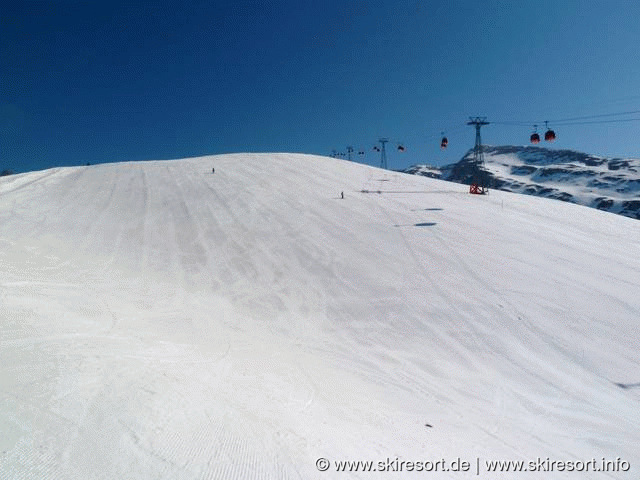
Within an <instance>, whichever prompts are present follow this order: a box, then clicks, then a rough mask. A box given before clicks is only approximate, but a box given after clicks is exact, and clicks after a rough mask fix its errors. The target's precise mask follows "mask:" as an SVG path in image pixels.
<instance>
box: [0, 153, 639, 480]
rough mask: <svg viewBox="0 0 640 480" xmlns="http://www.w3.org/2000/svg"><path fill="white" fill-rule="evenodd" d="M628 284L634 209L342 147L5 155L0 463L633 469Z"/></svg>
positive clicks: (80, 470)
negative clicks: (162, 156)
mask: <svg viewBox="0 0 640 480" xmlns="http://www.w3.org/2000/svg"><path fill="white" fill-rule="evenodd" d="M214 167H215V173H212V168H214ZM341 192H344V197H345V198H344V199H341V198H340V197H341ZM639 284H640V222H638V221H637V220H634V219H630V218H626V217H622V216H619V215H615V214H611V213H606V212H602V211H599V210H596V209H593V208H587V207H582V206H578V205H574V204H569V203H565V202H561V201H556V200H551V199H544V198H536V197H531V196H524V195H518V194H513V193H507V192H499V191H490V193H489V195H484V196H480V195H469V193H468V187H467V186H465V185H459V184H455V183H449V182H444V181H440V180H435V179H431V178H426V177H419V176H412V175H407V174H401V173H395V172H390V171H385V170H380V169H377V168H373V167H368V166H364V165H360V164H355V163H351V162H347V161H344V160H336V159H331V158H325V157H319V156H310V155H301V154H233V155H220V156H211V157H201V158H194V159H185V160H175V161H150V162H136V163H117V164H102V165H94V166H87V167H69V168H54V169H51V170H45V171H40V172H32V173H27V174H20V175H14V176H9V177H3V178H1V179H0V432H1V434H0V478H2V479H42V480H49V479H61V478H64V479H74V480H75V479H77V480H87V479H109V480H113V479H171V480H174V479H309V478H319V479H321V478H338V479H339V478H345V479H346V478H349V479H351V478H362V479H371V478H426V477H429V478H455V479H461V478H505V479H506V478H521V477H522V478H533V476H535V477H536V478H545V479H555V478H558V479H566V478H578V477H579V478H589V479H592V478H598V479H599V478H603V479H604V478H607V479H608V478H623V479H626V478H629V479H630V480H631V479H633V480H636V479H637V478H638V475H639V474H640V473H639V472H640V448H638V446H639V445H640V354H639V351H640V348H639V347H640V327H639V325H640V324H639V319H640V287H639ZM319 459H326V460H327V461H328V463H324V460H319ZM456 459H461V460H460V461H461V462H462V461H464V462H468V463H469V469H468V470H467V471H466V472H458V471H453V469H451V468H450V467H451V466H452V464H453V462H455V461H456ZM602 459H606V460H607V461H610V462H612V463H610V464H609V465H610V467H609V469H610V470H611V469H613V468H616V467H615V462H616V459H617V462H618V466H619V467H618V471H609V472H604V471H600V472H594V471H593V470H594V468H598V467H601V462H602ZM440 460H444V461H445V462H448V463H446V464H442V463H441V464H440V466H438V467H435V466H434V465H433V463H432V464H428V463H427V462H437V461H440ZM547 460H548V462H556V464H555V466H554V468H553V469H552V471H544V473H535V474H534V473H531V472H529V473H516V472H513V471H511V472H508V473H507V472H505V473H489V472H488V471H487V468H488V467H487V462H489V461H514V462H516V461H523V462H525V468H527V467H531V465H529V463H530V462H536V461H538V462H544V461H547ZM342 461H350V462H354V464H355V462H359V461H362V462H365V461H370V462H373V463H372V464H370V466H369V468H371V469H376V470H378V471H375V472H374V471H370V472H363V471H358V472H356V471H348V470H349V468H346V467H345V468H346V470H347V471H338V469H339V468H340V466H339V465H338V464H337V463H336V462H342ZM402 461H403V462H415V463H416V465H418V464H419V462H423V469H422V471H420V470H419V469H417V468H416V467H415V466H414V469H413V471H411V469H410V468H409V467H408V464H407V463H405V464H403V465H401V463H400V462H402ZM592 461H593V462H592ZM394 462H395V468H396V469H402V472H399V471H396V472H395V473H393V468H394ZM557 462H575V465H574V467H575V466H580V463H578V462H583V465H582V468H583V469H584V468H585V466H584V463H585V462H590V464H589V465H590V466H589V467H587V468H588V469H589V471H588V473H587V472H585V471H584V470H583V471H582V473H580V472H579V471H573V472H568V471H566V469H565V471H559V467H558V463H557ZM625 462H626V463H625ZM443 465H444V466H445V467H446V468H449V471H443ZM536 465H542V464H540V463H538V464H534V465H533V466H534V467H535V468H538V469H541V468H543V467H542V466H539V467H536ZM547 465H549V466H550V465H551V463H547ZM620 466H622V467H623V468H624V467H629V468H626V471H623V470H622V469H620ZM325 468H327V469H326V471H321V470H323V469H325ZM350 468H351V470H355V466H354V465H351V467H350ZM362 468H366V467H364V466H363V465H359V466H358V469H362ZM427 468H431V471H424V470H426V469H427ZM435 468H437V471H436V470H435ZM380 470H386V471H384V472H382V471H380ZM538 471H540V470H538ZM478 473H479V476H478ZM539 475H542V476H539Z"/></svg>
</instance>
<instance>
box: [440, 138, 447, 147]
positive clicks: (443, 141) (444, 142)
mask: <svg viewBox="0 0 640 480" xmlns="http://www.w3.org/2000/svg"><path fill="white" fill-rule="evenodd" d="M447 145H449V140H447V137H442V141H441V142H440V148H441V149H443V150H444V149H445V148H447Z"/></svg>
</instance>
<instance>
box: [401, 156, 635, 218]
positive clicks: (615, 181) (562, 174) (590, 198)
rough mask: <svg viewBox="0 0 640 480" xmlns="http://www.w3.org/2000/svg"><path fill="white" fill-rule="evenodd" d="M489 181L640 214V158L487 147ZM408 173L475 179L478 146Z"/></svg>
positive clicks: (465, 180) (510, 189) (504, 187)
mask: <svg viewBox="0 0 640 480" xmlns="http://www.w3.org/2000/svg"><path fill="white" fill-rule="evenodd" d="M483 152H484V157H485V170H486V171H487V173H488V180H489V186H490V187H491V188H497V189H500V190H505V191H508V192H517V193H524V194H528V195H536V196H541V197H546V198H555V199H558V200H564V201H568V202H573V203H578V204H580V205H586V206H589V207H594V208H598V209H600V210H606V211H609V212H613V213H618V214H620V215H624V216H627V217H631V218H636V219H640V159H621V158H604V157H597V156H594V155H587V154H586V153H581V152H575V151H573V150H549V149H546V148H542V147H517V146H499V147H493V146H489V145H484V146H483ZM405 172H406V173H412V174H416V175H424V176H427V177H432V178H442V179H444V180H450V181H454V182H461V183H467V184H468V183H470V180H471V178H472V177H473V174H474V172H475V164H474V162H473V150H471V151H469V152H468V153H467V154H466V155H465V156H464V157H463V158H462V160H460V162H458V163H456V164H453V165H447V166H445V167H442V168H437V167H431V166H427V165H415V166H413V167H410V168H408V169H407V170H405Z"/></svg>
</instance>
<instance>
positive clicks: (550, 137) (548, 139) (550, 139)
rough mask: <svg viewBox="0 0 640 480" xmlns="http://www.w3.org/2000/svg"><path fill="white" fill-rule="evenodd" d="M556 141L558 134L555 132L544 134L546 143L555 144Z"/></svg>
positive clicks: (548, 131) (550, 131)
mask: <svg viewBox="0 0 640 480" xmlns="http://www.w3.org/2000/svg"><path fill="white" fill-rule="evenodd" d="M555 139H556V132H554V131H553V130H551V129H549V130H547V131H546V132H545V134H544V140H545V141H546V142H553V141H554V140H555Z"/></svg>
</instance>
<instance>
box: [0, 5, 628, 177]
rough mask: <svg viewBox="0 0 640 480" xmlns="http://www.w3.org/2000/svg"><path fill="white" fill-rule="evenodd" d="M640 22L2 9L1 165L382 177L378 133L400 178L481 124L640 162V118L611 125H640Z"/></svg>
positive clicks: (586, 9) (458, 144) (598, 12)
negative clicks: (172, 165) (343, 162)
mask: <svg viewBox="0 0 640 480" xmlns="http://www.w3.org/2000/svg"><path fill="white" fill-rule="evenodd" d="M638 18H640V2H633V1H622V0H609V1H595V0H594V1H577V0H562V1H554V2H547V1H539V2H521V1H512V2H509V1H495V0H494V1H477V0H474V1H461V0H460V1H444V0H434V1H416V0H406V1H359V0H358V1H356V0H339V1H333V0H326V1H320V2H318V1H307V0H297V1H295V2H294V1H277V0H276V1H270V2H258V1H221V2H217V1H201V0H194V1H191V2H169V1H154V2H151V1H135V0H134V1H132V0H128V1H120V0H111V1H109V2H85V1H82V2H80V1H71V0H64V1H54V2H46V1H35V0H33V1H18V2H14V4H13V5H9V4H8V3H7V2H5V4H3V6H2V7H0V62H1V63H0V155H1V158H0V169H4V168H10V169H12V170H14V171H17V172H23V171H29V170H35V169H42V168H48V167H52V166H59V165H83V164H86V163H87V162H90V163H100V162H111V161H128V160H154V159H169V158H183V157H190V156H197V155H205V154H216V153H228V152H245V151H254V152H269V151H284V152H304V153H315V154H325V155H328V154H329V153H330V152H331V150H332V149H337V150H339V151H340V150H342V151H344V149H345V147H346V146H347V145H353V146H354V147H355V148H356V149H361V148H362V149H365V150H366V152H367V155H366V156H365V157H364V159H363V162H364V163H369V164H373V165H377V164H379V157H378V156H377V155H376V154H375V153H374V152H372V150H371V147H372V146H373V145H374V143H375V141H376V140H377V139H378V138H379V137H380V136H385V137H388V138H390V139H391V143H390V145H389V146H390V147H391V148H390V150H389V167H390V168H401V167H406V166H409V165H411V164H413V163H431V164H436V165H442V164H446V163H452V162H455V161H458V160H459V159H460V158H461V157H462V155H463V154H464V153H465V152H466V151H467V150H468V149H469V148H472V147H473V142H474V131H473V129H472V128H471V127H468V126H466V125H465V122H466V121H467V120H468V117H469V116H476V115H483V116H486V117H487V119H488V121H489V122H517V123H522V125H505V124H500V123H492V124H491V125H489V126H487V127H484V128H483V131H482V133H483V141H484V143H487V144H492V145H504V144H514V145H524V144H527V143H528V137H529V135H530V133H531V130H532V124H533V122H540V121H544V120H550V121H551V122H552V123H550V126H551V127H553V128H554V130H555V131H556V133H557V135H558V140H557V141H556V142H555V143H554V144H553V145H552V146H553V148H571V149H576V150H581V151H584V152H588V153H595V154H601V155H608V156H631V157H640V135H639V133H640V132H639V130H640V121H624V122H623V121H617V120H622V119H624V120H626V119H636V118H640V54H638V47H639V46H640V29H638ZM635 111H638V112H639V113H637V114H629V115H624V116H614V115H612V116H603V117H595V116H596V115H607V114H612V113H619V112H635ZM575 117H589V118H587V119H583V120H584V121H585V122H586V121H603V120H607V121H608V123H585V124H583V125H562V122H561V121H562V120H565V119H571V118H575ZM610 120H616V121H615V122H609V121H610ZM554 121H558V122H557V123H558V125H554V123H553V122H554ZM565 123H567V122H565ZM441 131H445V133H446V135H447V137H448V138H449V148H448V149H447V150H445V151H442V150H440V148H439V143H440V132H441ZM396 143H402V144H404V145H405V147H406V152H405V153H402V154H401V153H399V152H397V150H396V149H395V144H396ZM545 145H546V144H545Z"/></svg>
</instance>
